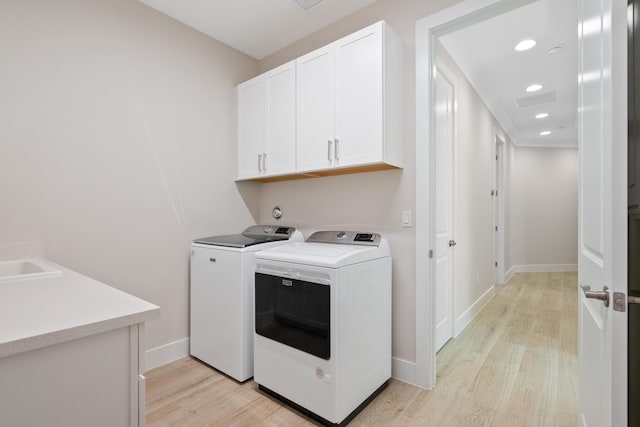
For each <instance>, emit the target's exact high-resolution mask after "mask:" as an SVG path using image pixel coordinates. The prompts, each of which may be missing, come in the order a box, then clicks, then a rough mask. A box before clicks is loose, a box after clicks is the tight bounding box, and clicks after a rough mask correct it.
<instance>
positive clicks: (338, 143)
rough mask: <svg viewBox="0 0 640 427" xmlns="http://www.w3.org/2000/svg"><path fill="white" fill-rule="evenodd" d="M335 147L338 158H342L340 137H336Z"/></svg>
mask: <svg viewBox="0 0 640 427" xmlns="http://www.w3.org/2000/svg"><path fill="white" fill-rule="evenodd" d="M334 147H335V148H334V149H333V152H334V153H335V157H336V160H340V149H339V147H340V140H339V139H338V138H336V139H334Z"/></svg>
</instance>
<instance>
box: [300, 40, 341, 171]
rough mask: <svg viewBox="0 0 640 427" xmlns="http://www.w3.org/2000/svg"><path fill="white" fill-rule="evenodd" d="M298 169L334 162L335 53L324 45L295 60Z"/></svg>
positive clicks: (309, 169)
mask: <svg viewBox="0 0 640 427" xmlns="http://www.w3.org/2000/svg"><path fill="white" fill-rule="evenodd" d="M296 72H297V76H296V80H297V94H296V97H297V105H296V109H297V123H298V128H297V140H298V153H297V157H298V165H297V166H298V170H299V171H305V172H306V171H312V170H319V169H327V168H330V167H331V166H332V164H333V140H334V138H335V132H334V78H333V73H334V53H333V45H329V46H325V47H323V48H320V49H318V50H315V51H313V52H311V53H309V54H307V55H304V56H302V57H300V58H298V59H297V60H296Z"/></svg>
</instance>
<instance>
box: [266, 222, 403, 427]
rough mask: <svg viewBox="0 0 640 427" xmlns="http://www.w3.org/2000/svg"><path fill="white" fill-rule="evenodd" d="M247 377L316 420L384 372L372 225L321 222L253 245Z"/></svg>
mask: <svg viewBox="0 0 640 427" xmlns="http://www.w3.org/2000/svg"><path fill="white" fill-rule="evenodd" d="M255 332H256V333H255V336H254V369H255V371H254V380H255V381H256V382H257V383H258V384H259V387H260V389H261V390H263V391H264V392H266V393H268V394H270V395H272V396H274V397H276V398H278V399H280V400H282V401H284V402H285V403H287V404H289V405H290V406H293V407H294V408H296V409H298V410H300V411H302V412H304V413H305V414H306V415H308V416H311V417H313V418H315V419H316V420H318V421H320V422H321V423H323V424H325V425H344V424H346V423H348V422H349V421H350V420H351V419H352V418H353V417H354V416H355V415H356V414H357V413H358V412H359V411H360V410H361V409H362V408H364V406H366V404H367V403H369V401H370V400H372V399H373V398H374V397H375V396H376V395H377V394H378V393H379V392H380V391H382V389H383V388H384V387H385V386H386V385H387V384H388V380H389V378H390V377H391V253H390V250H389V245H388V243H387V241H386V240H385V239H383V238H381V236H380V235H379V234H375V233H362V232H349V231H346V232H345V231H321V232H317V233H314V234H313V235H311V236H310V237H309V238H308V239H307V241H306V242H299V243H291V244H289V245H286V246H280V247H277V248H272V249H267V250H263V251H260V252H257V253H256V274H255Z"/></svg>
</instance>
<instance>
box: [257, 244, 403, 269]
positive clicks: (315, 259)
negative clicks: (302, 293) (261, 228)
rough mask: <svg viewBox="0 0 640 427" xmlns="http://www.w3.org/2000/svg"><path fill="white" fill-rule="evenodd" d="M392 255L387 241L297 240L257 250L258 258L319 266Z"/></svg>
mask: <svg viewBox="0 0 640 427" xmlns="http://www.w3.org/2000/svg"><path fill="white" fill-rule="evenodd" d="M389 256H391V252H390V251H389V246H388V244H387V241H386V240H385V239H383V238H381V239H380V242H379V246H362V245H349V244H332V243H319V242H310V241H309V240H307V241H306V242H296V243H291V244H288V245H283V246H278V247H275V248H271V249H265V250H261V251H259V252H256V260H258V261H259V260H270V261H280V262H287V263H294V264H301V265H313V266H318V267H329V268H340V267H344V266H347V265H351V264H357V263H360V262H366V261H371V260H374V259H378V258H385V257H389Z"/></svg>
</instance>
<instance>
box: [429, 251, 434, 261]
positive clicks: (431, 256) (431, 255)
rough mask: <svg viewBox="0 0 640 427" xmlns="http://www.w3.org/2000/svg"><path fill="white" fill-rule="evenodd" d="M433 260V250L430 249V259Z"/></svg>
mask: <svg viewBox="0 0 640 427" xmlns="http://www.w3.org/2000/svg"><path fill="white" fill-rule="evenodd" d="M431 258H433V249H429V259H431Z"/></svg>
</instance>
